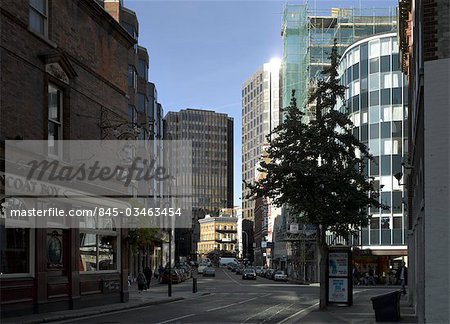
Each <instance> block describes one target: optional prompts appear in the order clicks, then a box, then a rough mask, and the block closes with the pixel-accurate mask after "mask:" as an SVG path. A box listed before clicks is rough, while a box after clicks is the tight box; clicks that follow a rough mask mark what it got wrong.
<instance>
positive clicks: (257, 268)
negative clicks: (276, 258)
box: [255, 267, 264, 276]
mask: <svg viewBox="0 0 450 324" xmlns="http://www.w3.org/2000/svg"><path fill="white" fill-rule="evenodd" d="M263 271H264V268H263V267H255V272H256V275H257V276H261V274H262V273H263Z"/></svg>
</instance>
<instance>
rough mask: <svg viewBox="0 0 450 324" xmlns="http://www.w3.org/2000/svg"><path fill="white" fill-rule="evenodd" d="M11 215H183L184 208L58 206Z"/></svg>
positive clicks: (12, 212) (22, 210) (25, 210)
mask: <svg viewBox="0 0 450 324" xmlns="http://www.w3.org/2000/svg"><path fill="white" fill-rule="evenodd" d="M9 213H10V215H9V216H10V217H66V216H69V217H92V216H99V217H181V216H182V209H181V208H173V207H164V208H158V207H153V208H145V207H129V208H117V207H94V208H92V209H78V208H77V209H63V208H58V207H49V208H30V209H10V210H9Z"/></svg>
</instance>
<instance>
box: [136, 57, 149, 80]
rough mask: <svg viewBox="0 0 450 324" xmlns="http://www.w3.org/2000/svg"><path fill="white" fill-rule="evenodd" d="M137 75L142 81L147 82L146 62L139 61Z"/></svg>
mask: <svg viewBox="0 0 450 324" xmlns="http://www.w3.org/2000/svg"><path fill="white" fill-rule="evenodd" d="M138 73H139V76H140V77H141V78H142V79H144V80H145V81H147V80H148V67H147V62H146V61H144V60H139V65H138Z"/></svg>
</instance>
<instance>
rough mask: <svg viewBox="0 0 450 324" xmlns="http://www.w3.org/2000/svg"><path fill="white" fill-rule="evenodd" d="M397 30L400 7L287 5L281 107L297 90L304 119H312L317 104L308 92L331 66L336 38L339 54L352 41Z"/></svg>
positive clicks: (282, 34) (284, 21) (284, 17)
mask: <svg viewBox="0 0 450 324" xmlns="http://www.w3.org/2000/svg"><path fill="white" fill-rule="evenodd" d="M396 30H397V8H345V9H342V8H331V10H330V9H328V10H317V9H314V8H309V7H308V5H307V3H306V2H305V4H303V5H299V4H288V3H287V4H286V5H285V8H284V11H283V20H282V27H281V36H282V40H283V63H282V74H283V78H282V79H283V83H282V98H281V100H282V107H284V108H285V107H287V106H288V105H289V102H290V99H291V94H292V90H295V94H296V99H297V105H298V107H299V108H300V109H302V110H303V112H304V113H305V115H306V116H305V121H306V122H309V121H310V120H311V118H313V116H314V114H313V113H312V112H313V111H314V104H308V95H309V93H310V92H311V91H312V89H313V88H314V85H315V84H316V82H317V80H318V79H320V78H321V71H322V70H323V69H324V68H326V67H328V66H329V65H330V59H329V55H330V53H331V48H332V46H333V43H334V40H335V39H336V41H337V47H338V53H339V54H342V53H343V52H344V50H345V49H346V48H347V47H348V46H349V45H351V44H352V43H354V42H356V41H358V40H360V39H363V38H366V37H369V36H372V35H376V34H381V33H386V32H392V31H396Z"/></svg>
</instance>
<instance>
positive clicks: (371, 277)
mask: <svg viewBox="0 0 450 324" xmlns="http://www.w3.org/2000/svg"><path fill="white" fill-rule="evenodd" d="M368 275H369V278H368V279H369V280H368V284H369V285H373V286H375V271H374V270H373V268H372V267H371V266H369V271H368Z"/></svg>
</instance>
